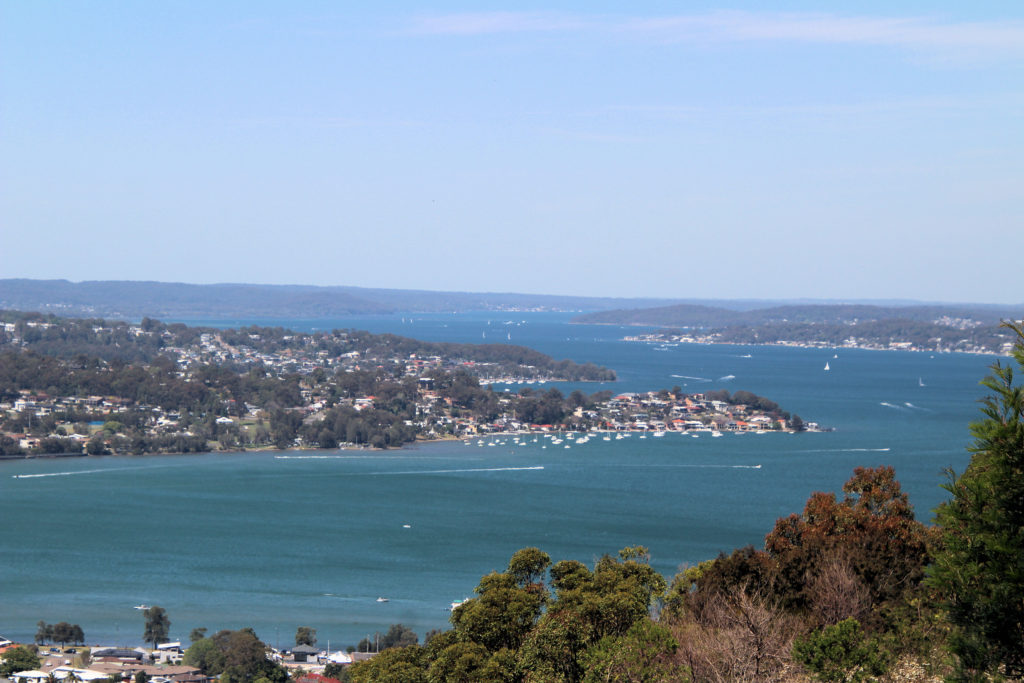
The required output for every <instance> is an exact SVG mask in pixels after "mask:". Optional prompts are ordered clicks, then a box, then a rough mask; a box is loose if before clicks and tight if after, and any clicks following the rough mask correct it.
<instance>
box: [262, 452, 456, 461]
mask: <svg viewBox="0 0 1024 683" xmlns="http://www.w3.org/2000/svg"><path fill="white" fill-rule="evenodd" d="M413 458H416V459H417V460H442V459H443V458H442V457H440V456H438V457H435V458H430V457H428V456H422V455H377V454H373V453H368V454H366V455H275V456H274V460H371V459H372V460H411V459H413Z"/></svg>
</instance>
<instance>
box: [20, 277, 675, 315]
mask: <svg viewBox="0 0 1024 683" xmlns="http://www.w3.org/2000/svg"><path fill="white" fill-rule="evenodd" d="M675 301H677V300H672V299H614V298H607V297H605V298H602V297H574V296H557V295H539V294H515V293H491V294H474V293H467V292H431V291H422V290H402V289H373V288H363V287H345V286H338V287H317V286H313V285H258V284H207V285H196V284H186V283H177V282H133V281H120V280H115V281H86V282H70V281H68V280H32V279H6V280H0V309H11V310H22V311H40V312H46V313H56V314H60V315H70V316H79V317H81V316H100V317H109V318H122V319H140V318H142V317H146V316H148V317H155V318H161V319H174V318H197V319H202V318H230V317H238V318H254V317H259V318H325V317H336V316H345V315H358V314H376V313H380V314H386V313H398V312H411V313H436V312H446V311H452V312H461V311H472V310H555V311H579V310H594V309H601V308H611V307H630V306H640V307H647V306H653V305H658V304H664V303H667V302H673V303H674V302H675Z"/></svg>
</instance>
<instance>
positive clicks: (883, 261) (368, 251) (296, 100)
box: [0, 0, 1024, 303]
mask: <svg viewBox="0 0 1024 683" xmlns="http://www.w3.org/2000/svg"><path fill="white" fill-rule="evenodd" d="M823 6H824V7H827V8H828V9H825V10H823V9H822V7H823ZM0 237H2V239H0V278H12V277H26V278H65V279H69V280H74V281H80V280H159V281H171V282H193V283H212V282H250V283H266V284H312V285H352V286H366V287H388V288H409V289H428V290H457V291H475V292H524V293H546V294H572V295H591V296H621V297H633V296H644V297H665V298H720V299H728V298H748V299H749V298H765V299H770V298H802V297H808V298H825V299H838V300H853V299H919V300H925V301H950V302H989V303H1022V302H1024V289H1022V287H1021V285H1022V283H1024V278H1022V277H1021V272H1022V269H1021V265H1020V264H1021V254H1022V253H1024V4H1022V3H1019V2H1011V1H1009V0H1007V1H1005V2H1000V3H996V2H984V1H979V2H970V3H965V2H942V1H941V0H933V1H930V2H899V1H895V2H875V1H871V0H866V1H862V2H856V3H852V2H851V3H841V2H834V3H820V2H818V3H812V2H770V1H769V2H736V3H733V4H728V5H723V4H721V3H708V2H704V3H697V2H653V1H645V0H638V1H636V2H631V3H607V2H599V1H591V2H576V3H573V2H558V3H544V4H541V3H535V2H530V1H529V0H527V1H525V2H516V3H507V4H497V3H490V2H476V3H467V2H434V3H430V2H424V3H398V2H375V3H338V2H315V1H311V0H307V1H303V0H297V1H294V2H291V1H288V2H286V1H281V2H259V1H256V0H244V1H240V2H229V1H223V0H219V1H218V2H210V3H207V2H169V1H162V0H154V1H152V2H108V1H104V0H95V1H90V2H85V1H84V0H67V1H62V2H46V1H40V2H3V3H0Z"/></svg>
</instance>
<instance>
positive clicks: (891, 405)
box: [878, 401, 906, 410]
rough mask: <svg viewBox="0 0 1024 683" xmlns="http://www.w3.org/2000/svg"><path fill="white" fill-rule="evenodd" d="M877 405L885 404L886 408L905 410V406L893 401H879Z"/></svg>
mask: <svg viewBox="0 0 1024 683" xmlns="http://www.w3.org/2000/svg"><path fill="white" fill-rule="evenodd" d="M878 405H880V406H885V407H886V408H894V409H896V410H906V408H905V407H903V406H898V405H896V404H895V403H888V402H886V401H881V402H879V404H878Z"/></svg>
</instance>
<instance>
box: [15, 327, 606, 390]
mask: <svg viewBox="0 0 1024 683" xmlns="http://www.w3.org/2000/svg"><path fill="white" fill-rule="evenodd" d="M0 322H5V323H12V324H14V326H15V328H14V330H13V331H12V332H8V331H6V330H3V329H0V346H3V345H5V344H7V345H9V344H12V343H13V342H15V341H16V340H17V341H19V348H23V349H28V350H31V351H34V352H36V353H38V354H40V355H45V356H53V357H56V358H62V359H66V360H72V359H76V358H79V357H87V358H95V359H99V360H102V361H106V362H113V361H122V362H133V363H138V362H142V363H155V362H157V361H158V360H159V359H160V358H161V357H168V350H169V349H181V348H190V347H195V346H196V345H198V344H199V343H200V342H201V340H202V338H203V335H211V336H213V335H216V336H218V337H220V339H221V340H222V341H223V342H224V343H225V344H228V345H230V346H233V347H244V348H248V349H252V350H253V351H255V352H258V353H264V354H279V353H282V352H285V351H293V352H301V353H303V354H307V355H312V354H316V353H317V352H324V353H326V354H327V356H328V357H329V358H334V359H337V358H340V357H341V356H343V355H344V354H348V353H352V352H358V353H359V354H360V356H362V357H363V358H368V359H376V360H380V361H387V362H393V361H395V360H404V359H407V358H409V357H410V356H413V355H415V356H417V357H420V358H423V357H435V356H436V357H440V358H442V359H445V360H447V361H455V360H458V361H470V362H472V363H482V364H487V365H489V366H496V367H488V368H487V371H488V372H489V373H490V374H491V375H492V376H497V375H499V374H506V375H520V376H524V377H530V376H548V377H554V378H558V379H565V380H571V381H600V382H606V381H614V380H615V372H614V371H613V370H609V369H608V368H603V367H599V366H596V365H594V364H592V363H583V364H578V363H575V362H573V361H571V360H561V361H558V360H555V359H553V358H551V357H550V356H548V355H546V354H543V353H540V352H539V351H535V350H533V349H529V348H527V347H525V346H518V345H514V344H459V343H452V342H427V341H420V340H418V339H411V338H409V337H401V336H398V335H394V334H372V333H370V332H365V331H361V330H333V331H331V332H314V333H302V332H295V331H293V330H289V329H286V328H283V327H261V326H248V327H241V328H235V329H219V328H214V327H190V326H187V325H184V324H182V323H162V322H160V321H158V320H154V319H152V318H143V319H142V322H141V323H140V324H139V325H137V326H135V325H131V324H129V323H126V322H124V321H117V320H102V319H77V318H62V317H58V316H55V315H44V314H41V313H26V312H21V311H0ZM133 328H138V329H141V331H142V332H143V333H144V334H137V333H136V332H134V331H133ZM470 369H471V371H472V368H470Z"/></svg>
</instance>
